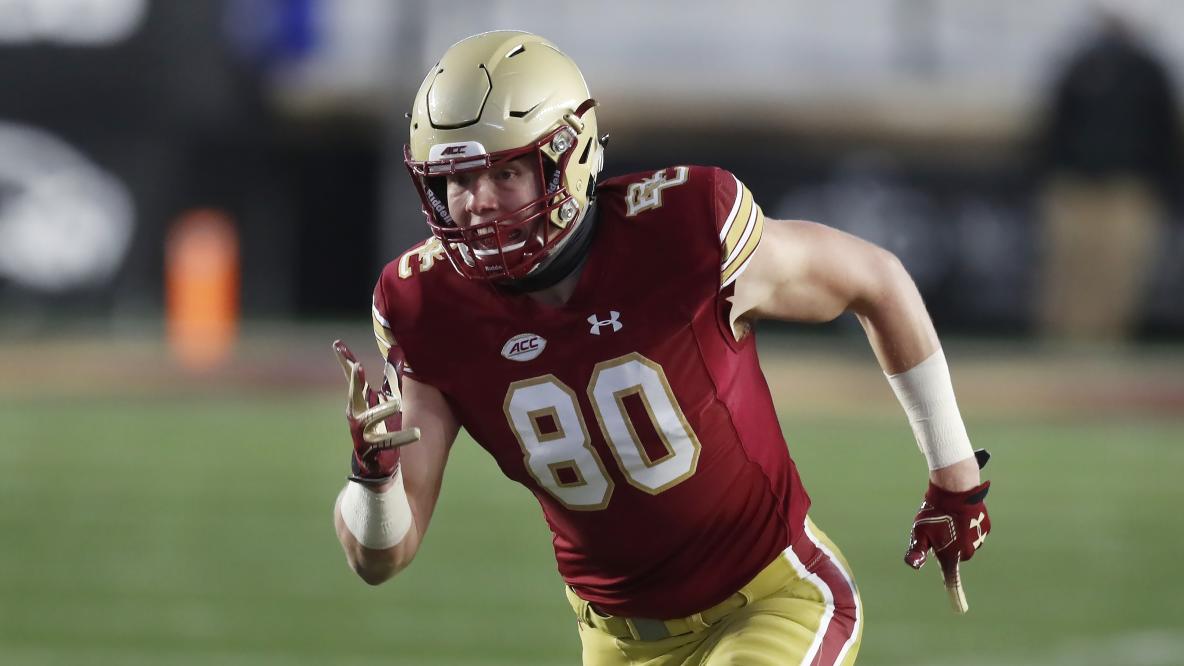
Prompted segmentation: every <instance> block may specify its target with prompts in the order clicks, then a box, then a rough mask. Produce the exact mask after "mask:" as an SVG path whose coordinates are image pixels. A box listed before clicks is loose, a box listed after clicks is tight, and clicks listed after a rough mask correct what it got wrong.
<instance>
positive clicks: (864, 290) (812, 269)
mask: <svg viewBox="0 0 1184 666" xmlns="http://www.w3.org/2000/svg"><path fill="white" fill-rule="evenodd" d="M891 260H892V257H891V255H890V254H889V253H887V252H886V251H885V250H883V249H881V248H879V247H877V246H875V245H873V244H872V243H869V242H867V241H864V240H862V239H860V238H857V237H855V236H852V235H850V234H847V233H844V232H842V231H839V230H837V229H833V228H831V227H827V226H824V225H821V224H817V223H814V222H806V221H802V220H771V219H770V220H767V222H766V224H765V231H764V234H763V236H762V238H761V243H760V245H759V246H758V247H757V248H756V250H755V252H754V253H753V257H752V261H751V264H750V265H749V267H748V269H747V270H745V271H744V273H743V274H742V275H740V277H739V278H737V280H736V289H735V293H734V295H733V298H732V318H733V319H734V320H736V319H758V318H766V317H768V318H774V319H782V320H786V321H803V322H820V321H830V320H832V319H834V318H835V317H838V316H839V315H840V314H842V313H843V312H844V311H845V310H847V309H850V308H852V307H853V306H855V305H856V304H857V303H859V302H860V301H863V300H870V299H872V298H874V294H875V292H876V291H877V290H879V289H881V288H882V287H883V285H882V284H881V282H880V276H881V275H882V273H883V270H882V268H883V266H884V265H885V263H886V262H889V261H891Z"/></svg>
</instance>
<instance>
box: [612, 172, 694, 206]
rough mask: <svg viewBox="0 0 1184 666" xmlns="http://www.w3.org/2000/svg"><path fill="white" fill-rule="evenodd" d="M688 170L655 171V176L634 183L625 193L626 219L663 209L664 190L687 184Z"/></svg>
mask: <svg viewBox="0 0 1184 666" xmlns="http://www.w3.org/2000/svg"><path fill="white" fill-rule="evenodd" d="M687 173H688V169H687V168H686V167H685V166H680V167H673V168H670V169H663V170H661V171H655V172H654V175H652V176H650V177H649V178H646V179H645V180H642V181H641V182H637V183H633V184H632V185H630V186H629V190H628V191H627V192H626V193H625V205H626V206H627V210H626V211H625V217H633V216H634V215H637V214H638V213H640V212H642V211H647V210H653V209H654V208H661V207H662V190H664V189H666V188H668V187H676V186H678V185H682V184H683V183H685V182H687Z"/></svg>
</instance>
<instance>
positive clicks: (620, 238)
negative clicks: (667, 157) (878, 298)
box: [374, 167, 809, 618]
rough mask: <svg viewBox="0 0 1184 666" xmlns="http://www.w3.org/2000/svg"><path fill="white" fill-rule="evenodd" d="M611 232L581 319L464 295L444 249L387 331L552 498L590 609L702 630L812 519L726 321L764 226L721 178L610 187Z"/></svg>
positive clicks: (413, 255) (420, 251)
mask: <svg viewBox="0 0 1184 666" xmlns="http://www.w3.org/2000/svg"><path fill="white" fill-rule="evenodd" d="M596 214H597V215H598V216H599V218H598V220H597V226H596V229H595V237H594V239H593V241H592V243H591V248H590V250H589V256H588V258H587V260H586V263H585V264H584V267H583V272H582V273H581V275H580V277H579V282H578V284H577V286H576V287H575V291H574V293H573V294H572V296H571V298H570V300H569V301H568V302H567V303H566V304H565V305H563V306H561V307H550V306H547V305H543V304H540V303H538V302H536V301H535V300H534V299H532V298H530V297H529V296H525V295H513V294H509V293H506V292H504V291H500V290H498V289H497V288H496V287H493V286H491V285H489V284H484V283H480V282H473V281H469V280H466V279H465V278H463V277H461V276H460V275H458V274H457V272H456V271H455V270H453V269H452V267H451V266H450V265H448V262H447V259H446V258H445V257H444V254H443V252H442V250H441V249H440V246H439V242H438V241H436V240H435V239H429V240H428V241H426V242H425V243H423V244H421V245H419V246H417V247H416V248H413V249H412V250H410V251H409V252H408V253H406V254H404V255H403V256H402V257H400V258H399V259H398V260H396V261H393V262H391V263H390V264H389V265H388V266H387V267H386V268H385V270H384V271H383V273H382V277H381V278H380V280H379V283H378V286H377V287H376V289H375V298H374V309H375V312H374V314H375V326H376V332H378V333H379V339H380V347H381V348H382V349H383V350H384V351H385V350H386V345H387V344H389V341H390V340H391V336H393V339H394V340H395V341H397V344H398V346H399V347H401V349H402V352H403V354H404V357H405V360H406V365H407V367H406V372H407V374H408V376H410V377H414V378H415V379H416V380H418V381H421V382H426V383H428V384H430V385H432V386H434V387H436V388H437V389H439V390H440V391H441V392H442V393H443V394H444V395H445V396H446V397H447V399H448V402H449V404H450V405H451V406H452V408H453V410H454V411H455V413H456V416H457V417H458V418H459V420H460V422H461V424H462V425H463V426H464V428H465V429H466V430H467V431H468V432H469V434H471V435H472V436H473V438H474V439H475V440H476V441H477V442H478V443H479V444H480V445H481V446H482V447H483V448H485V449H486V450H487V451H488V452H489V453H490V454H491V455H492V456H493V458H494V459H495V460H496V461H497V464H498V466H499V467H500V468H501V470H502V472H503V473H504V474H505V475H506V476H508V477H509V478H511V479H513V480H515V481H517V482H519V483H521V484H522V485H524V486H526V487H527V488H528V489H529V490H530V491H531V492H532V493H534V495H535V497H536V498H538V501H539V503H540V504H541V505H542V508H543V513H544V515H545V516H546V519H547V522H548V524H549V525H550V528H551V531H552V533H553V534H554V546H555V557H556V560H557V561H558V565H559V572H560V573H561V574H562V576H563V579H564V580H565V581H566V582H567V583H568V584H569V585H570V586H571V587H572V588H574V589H575V591H576V592H577V593H578V594H579V595H580V596H581V597H583V598H584V599H587V600H588V601H590V602H592V603H593V604H595V605H596V606H598V607H599V608H601V609H603V610H604V611H606V612H609V613H612V614H616V615H623V616H633V617H651V618H670V617H680V616H685V615H689V614H691V613H694V612H697V611H700V610H703V609H705V608H708V607H710V606H712V605H714V604H716V603H718V602H720V601H722V600H723V599H725V598H727V597H728V596H729V595H730V594H731V593H733V592H734V591H736V590H737V589H739V588H740V587H741V586H742V585H743V584H744V583H746V582H747V581H748V580H749V579H750V578H752V577H753V576H754V575H755V574H756V573H757V572H758V571H760V569H761V568H762V567H764V566H765V565H766V564H767V563H769V562H770V561H771V560H772V559H773V558H774V557H776V555H777V554H778V553H779V552H781V551H782V550H783V549H785V548H786V547H787V546H789V544H790V542H791V541H792V539H793V538H794V537H795V536H796V535H797V534H798V533H799V532H800V530H801V529H802V527H801V526H802V523H803V520H804V517H805V514H806V509H807V507H808V506H809V498H808V496H807V495H806V492H805V490H804V489H803V488H802V485H801V482H800V481H799V479H798V475H797V471H796V469H795V467H794V464H793V462H792V461H791V460H790V457H789V453H788V450H787V448H786V444H785V440H784V439H783V437H782V435H781V430H780V427H779V425H778V422H777V417H776V414H775V413H774V409H773V401H772V398H771V396H770V394H769V388H768V386H767V384H766V383H765V379H764V376H763V375H762V374H761V370H760V367H759V365H758V362H757V354H756V348H755V345H754V343H753V336H752V335H747V336H744V337H743V338H742V339H741V340H739V341H737V340H736V338H735V335H734V334H733V332H732V330H731V327H730V324H729V322H728V303H727V301H726V300H725V298H726V297H727V296H728V295H730V294H731V291H732V285H731V283H732V280H734V279H735V277H736V276H737V275H739V273H740V272H741V271H742V270H743V269H744V267H745V266H746V264H747V261H748V259H749V258H750V257H751V254H752V251H753V250H754V249H755V247H756V245H757V243H758V241H759V239H760V232H761V229H762V228H763V224H764V218H763V215H762V214H761V211H760V208H759V207H758V206H757V205H756V204H755V203H754V202H753V200H752V195H751V193H749V192H748V190H747V188H745V187H744V186H743V185H742V184H741V183H740V181H739V180H737V179H736V178H735V177H734V176H732V175H731V174H730V173H728V172H726V171H722V170H719V169H715V168H708V167H674V168H670V169H665V170H663V171H659V172H657V173H644V174H634V175H630V176H624V177H620V178H614V179H611V180H607V181H605V182H603V183H600V184H599V186H598V190H597V197H596Z"/></svg>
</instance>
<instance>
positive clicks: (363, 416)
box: [354, 400, 402, 441]
mask: <svg viewBox="0 0 1184 666" xmlns="http://www.w3.org/2000/svg"><path fill="white" fill-rule="evenodd" d="M400 409H402V404H401V403H400V401H398V400H384V401H382V402H380V403H378V404H377V405H374V406H373V407H371V408H369V409H366V410H365V411H362V412H359V413H357V415H356V416H355V417H354V418H356V419H358V420H359V421H361V422H362V426H363V427H365V428H366V429H367V430H369V429H371V428H375V427H377V426H378V424H380V423H382V422H383V421H385V420H386V419H389V418H390V417H392V416H394V415H395V414H398V413H399V410H400ZM367 441H368V440H367Z"/></svg>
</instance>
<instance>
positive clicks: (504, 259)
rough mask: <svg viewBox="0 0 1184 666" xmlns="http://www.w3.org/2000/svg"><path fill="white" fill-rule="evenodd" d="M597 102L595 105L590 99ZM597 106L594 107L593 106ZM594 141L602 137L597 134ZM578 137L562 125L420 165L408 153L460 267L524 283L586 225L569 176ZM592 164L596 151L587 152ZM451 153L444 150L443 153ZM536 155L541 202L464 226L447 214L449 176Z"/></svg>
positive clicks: (426, 203) (436, 229) (476, 276)
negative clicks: (512, 144) (520, 143)
mask: <svg viewBox="0 0 1184 666" xmlns="http://www.w3.org/2000/svg"><path fill="white" fill-rule="evenodd" d="M589 101H590V102H591V100H589ZM590 107H591V105H589V108H590ZM592 140H595V138H594V137H593V138H592ZM577 141H578V136H577V134H576V132H575V131H573V129H572V128H571V127H568V126H566V125H563V126H560V127H556V128H555V129H554V130H553V131H551V132H549V133H547V134H546V135H545V136H543V137H542V138H540V139H539V140H538V141H536V142H534V143H532V144H530V145H528V146H524V147H522V148H515V149H511V150H504V151H500V152H496V153H484V152H482V153H479V154H474V151H475V150H482V147H481V146H480V144H475V143H472V142H470V143H469V144H468V145H465V146H464V148H465V149H467V150H466V151H465V152H460V151H457V153H458V154H457V155H455V156H451V157H447V158H441V159H436V160H429V161H424V162H416V161H415V160H413V159H412V158H411V153H410V149H409V148H405V149H404V161H405V163H406V165H407V169H408V171H410V173H411V180H412V182H414V183H415V187H416V191H417V192H418V193H419V196H420V200H421V201H422V203H423V212H424V215H425V216H426V218H427V222H428V227H429V228H430V229H431V231H432V234H433V235H434V236H435V237H436V238H439V239H440V241H441V242H442V244H443V247H444V251H445V253H446V254H447V256H448V259H449V261H451V262H452V265H453V266H454V267H455V268H456V270H457V271H458V272H459V273H461V275H464V276H465V277H467V278H469V279H473V280H493V281H506V280H518V279H521V278H523V277H526V276H527V275H529V274H530V273H531V272H532V271H534V270H535V269H536V268H538V267H539V266H540V265H541V264H542V263H543V259H545V258H546V257H548V256H549V255H550V254H551V253H552V252H553V251H554V250H555V249H557V248H558V246H559V245H560V244H561V243H562V242H563V241H564V239H566V238H567V237H568V236H569V235H570V233H571V231H572V229H573V228H574V227H575V225H576V224H578V223H579V218H580V217H582V216H581V215H580V214H581V213H582V212H583V211H581V210H580V207H579V203H578V202H577V201H576V198H575V197H574V196H573V195H572V193H571V192H569V191H568V189H567V186H566V184H565V183H564V178H563V174H564V172H565V171H566V169H567V167H568V163H569V162H570V161H571V160H573V159H577V160H578V159H579V158H578V157H576V156H575V152H576V148H577V147H580V146H578V144H577ZM581 148H582V152H583V155H582V157H583V158H584V159H585V160H586V159H587V156H588V153H589V152H590V151H589V149H588V148H587V147H581ZM447 150H448V147H445V148H444V150H443V151H438V152H445V151H447ZM526 156H532V157H533V158H534V160H535V164H536V166H537V169H536V170H535V173H536V174H537V177H538V178H539V188H538V191H540V192H542V195H541V196H539V197H538V198H536V199H534V200H532V201H530V202H528V203H526V204H525V205H523V206H521V207H519V208H518V209H517V210H514V211H510V212H508V213H506V214H504V215H502V216H500V217H498V218H496V219H493V220H489V221H486V222H481V223H479V224H472V225H469V226H467V227H461V226H460V225H458V224H457V223H456V222H455V220H453V219H452V216H451V214H450V213H449V212H448V204H447V201H448V199H447V195H446V178H447V177H448V176H450V175H455V174H462V173H468V172H480V171H485V170H487V169H497V168H498V166H500V165H503V164H505V163H507V162H509V161H512V160H516V159H518V158H521V157H526Z"/></svg>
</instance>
